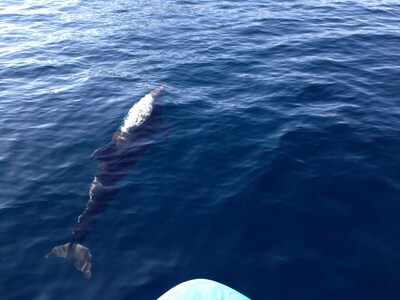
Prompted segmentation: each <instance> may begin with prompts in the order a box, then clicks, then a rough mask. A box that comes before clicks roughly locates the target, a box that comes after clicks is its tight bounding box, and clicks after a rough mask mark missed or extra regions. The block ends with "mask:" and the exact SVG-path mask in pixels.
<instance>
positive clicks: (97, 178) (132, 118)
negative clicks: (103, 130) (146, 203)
mask: <svg viewBox="0 0 400 300" xmlns="http://www.w3.org/2000/svg"><path fill="white" fill-rule="evenodd" d="M163 89H164V86H160V87H158V88H156V89H154V90H152V91H151V92H150V93H148V94H146V95H145V96H144V97H143V98H142V99H140V100H139V101H138V102H137V103H135V104H134V105H133V106H132V108H131V109H130V110H129V112H128V114H127V115H126V117H125V119H124V120H123V122H122V124H121V126H120V127H119V129H118V130H117V131H116V132H115V133H114V135H113V136H112V140H111V142H110V143H108V144H106V145H105V146H103V147H101V148H99V149H97V150H96V151H95V152H94V153H93V154H92V156H91V158H96V159H98V160H99V163H98V166H97V170H96V173H95V175H94V179H93V182H92V185H91V187H90V191H89V201H88V202H87V204H86V208H85V210H84V211H83V213H82V214H81V215H80V216H79V218H78V222H77V223H76V224H75V226H74V228H73V231H72V238H71V241H70V242H69V243H67V244H65V245H61V246H57V247H54V248H53V249H52V250H51V251H50V252H49V253H48V254H47V255H46V256H45V258H50V257H53V256H58V257H63V258H69V259H72V260H75V263H74V265H75V268H76V269H78V270H79V271H81V272H82V273H83V274H84V276H85V277H86V278H87V279H89V278H90V277H91V276H92V272H91V270H90V269H91V267H92V264H91V259H92V255H91V254H90V251H89V249H88V248H86V247H85V246H83V245H82V242H83V241H84V240H85V238H86V236H87V234H88V233H89V231H90V228H91V226H92V225H93V224H94V223H95V222H96V217H97V215H98V214H100V213H101V212H103V211H104V210H105V209H106V207H107V205H108V203H109V202H110V200H111V199H112V198H113V197H114V195H115V194H116V193H117V188H116V183H117V182H118V181H120V180H121V179H122V178H123V177H124V176H125V175H127V173H128V171H129V170H130V169H131V168H132V167H133V166H134V165H135V164H136V163H137V162H138V160H139V158H140V156H141V155H142V154H143V153H144V152H146V150H147V148H148V146H149V143H150V142H151V137H152V136H153V135H154V134H155V133H156V132H158V131H159V129H160V125H161V112H162V111H161V110H162V107H161V105H159V104H158V102H157V101H156V100H157V98H159V96H160V95H161V93H162V91H163Z"/></svg>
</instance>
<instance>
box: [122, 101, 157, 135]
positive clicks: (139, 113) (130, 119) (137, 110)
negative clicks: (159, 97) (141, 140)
mask: <svg viewBox="0 0 400 300" xmlns="http://www.w3.org/2000/svg"><path fill="white" fill-rule="evenodd" d="M153 102H154V98H153V97H152V96H151V95H150V94H147V95H146V96H144V97H143V98H142V99H140V100H139V101H138V102H137V103H135V104H134V105H133V106H132V108H131V109H130V110H129V112H128V114H127V115H126V117H125V119H124V121H123V122H122V125H121V129H120V130H121V131H122V132H128V131H129V130H130V129H132V128H134V127H138V126H140V125H142V124H143V123H144V121H146V120H147V119H148V117H150V115H151V112H152V111H153Z"/></svg>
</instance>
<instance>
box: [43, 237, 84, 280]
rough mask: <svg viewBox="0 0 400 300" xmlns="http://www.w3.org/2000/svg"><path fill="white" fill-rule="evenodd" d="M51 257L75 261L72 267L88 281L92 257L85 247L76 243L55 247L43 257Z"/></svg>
mask: <svg viewBox="0 0 400 300" xmlns="http://www.w3.org/2000/svg"><path fill="white" fill-rule="evenodd" d="M53 256H57V257H62V258H68V259H71V260H75V263H74V266H75V268H76V269H77V270H79V271H81V272H82V273H83V275H84V276H85V278H87V279H90V277H91V276H92V272H91V271H90V268H91V267H92V264H91V260H92V255H91V254H90V251H89V249H88V248H86V247H85V246H82V245H81V244H77V243H67V244H65V245H61V246H57V247H54V248H53V249H51V251H50V252H49V253H48V254H47V255H46V256H45V258H46V259H48V258H51V257H53Z"/></svg>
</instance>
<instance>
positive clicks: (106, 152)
mask: <svg viewBox="0 0 400 300" xmlns="http://www.w3.org/2000/svg"><path fill="white" fill-rule="evenodd" d="M115 150H117V142H116V141H114V142H110V143H108V144H106V145H104V146H103V147H100V148H99V149H97V150H96V151H94V152H93V154H92V155H91V156H90V159H93V158H95V159H98V160H101V159H102V158H105V157H108V156H110V155H111V154H112V153H113V151H115Z"/></svg>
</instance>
